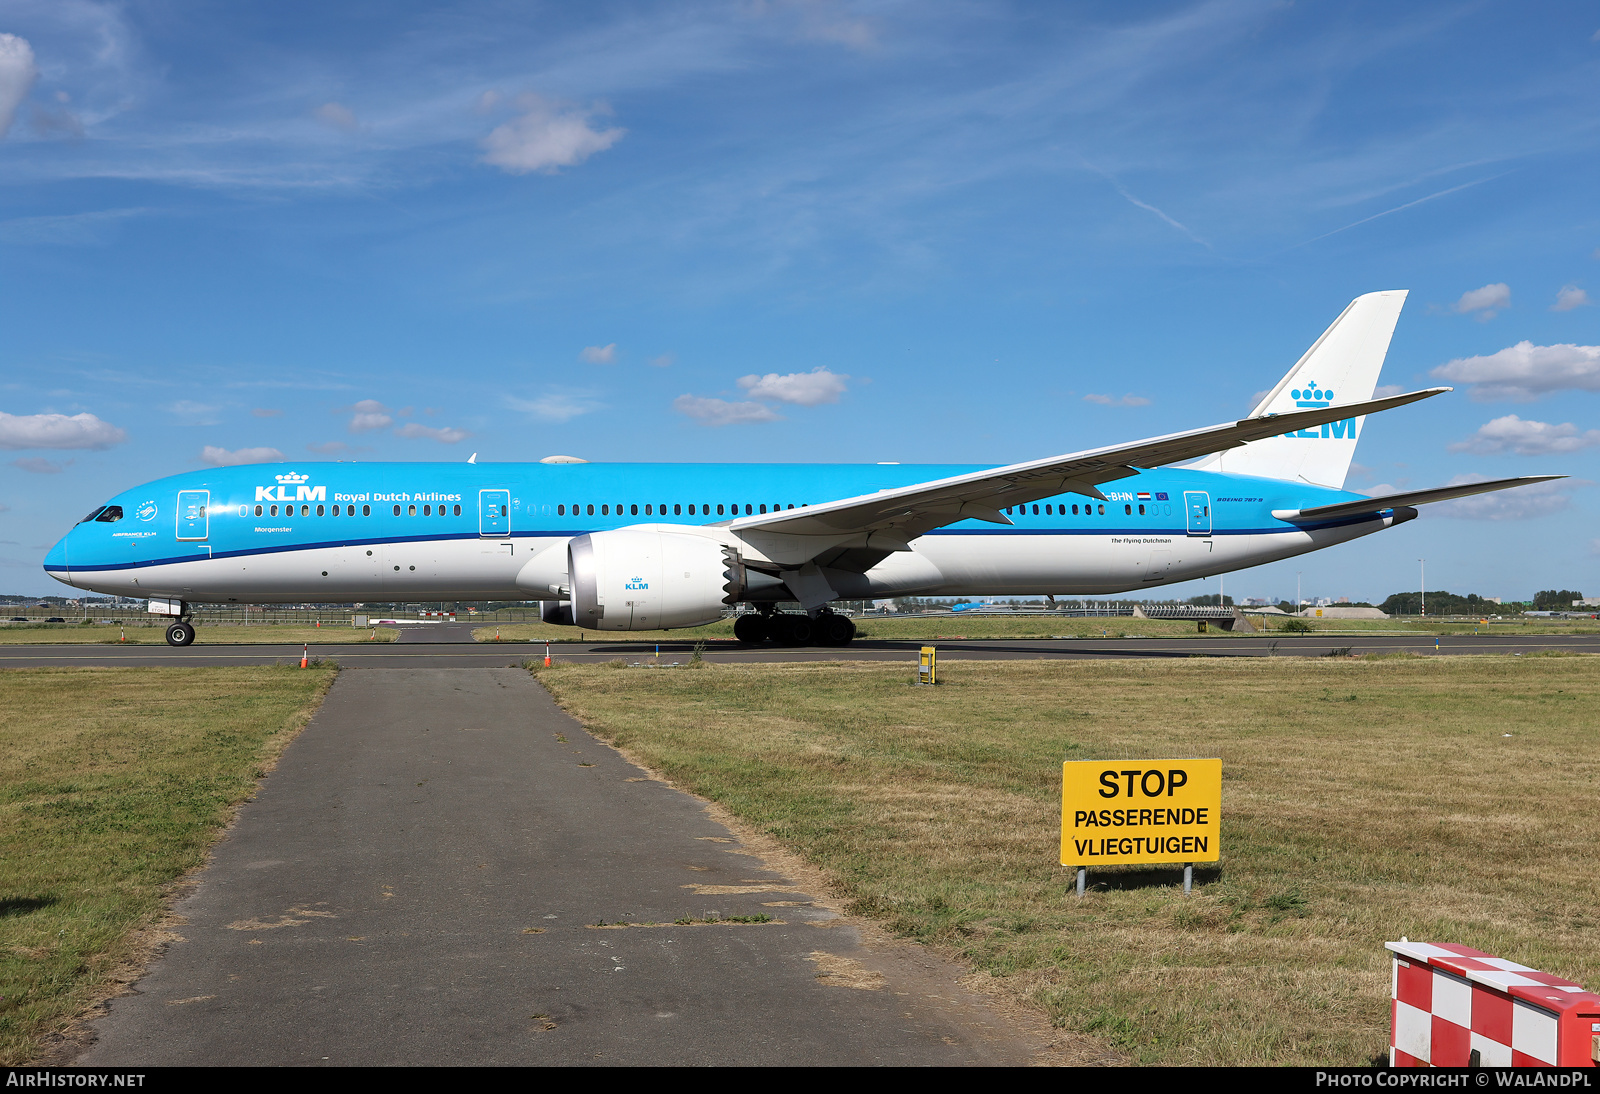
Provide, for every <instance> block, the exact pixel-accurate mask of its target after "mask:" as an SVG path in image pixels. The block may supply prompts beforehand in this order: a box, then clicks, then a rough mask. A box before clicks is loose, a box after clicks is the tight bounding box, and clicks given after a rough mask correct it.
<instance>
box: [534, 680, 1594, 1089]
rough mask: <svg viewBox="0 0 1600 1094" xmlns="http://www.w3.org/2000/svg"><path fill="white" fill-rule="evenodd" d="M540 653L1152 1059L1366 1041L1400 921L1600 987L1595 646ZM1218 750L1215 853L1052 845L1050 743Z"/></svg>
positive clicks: (1066, 1014)
mask: <svg viewBox="0 0 1600 1094" xmlns="http://www.w3.org/2000/svg"><path fill="white" fill-rule="evenodd" d="M911 671H912V670H911V666H910V665H905V666H884V665H881V664H868V663H845V664H839V663H833V664H826V663H823V664H795V665H756V666H725V665H703V666H701V667H699V668H696V669H689V668H683V669H676V670H660V671H657V670H651V671H645V670H635V669H626V668H616V667H608V666H579V665H558V666H556V667H555V668H553V669H548V670H538V676H539V679H540V680H542V681H543V682H545V684H546V685H547V686H548V687H549V688H550V689H551V691H552V692H553V693H554V694H555V695H556V696H557V698H558V699H559V700H560V702H561V703H562V704H563V705H564V706H565V707H567V709H569V710H571V711H572V712H573V713H574V714H576V715H577V716H578V717H580V718H581V719H583V721H584V722H585V723H586V724H587V725H589V726H590V727H591V728H593V729H594V730H595V731H596V732H597V733H599V734H600V735H601V736H603V737H605V738H607V739H609V740H612V741H614V742H616V743H617V744H619V745H620V746H622V747H624V748H625V749H627V750H628V751H629V752H630V753H631V754H633V755H634V756H635V757H637V758H638V759H639V760H641V761H642V762H644V763H646V764H648V765H649V766H651V767H653V768H655V769H657V770H659V771H661V772H663V773H665V774H666V775H668V776H669V777H671V778H672V779H674V780H676V781H677V782H678V783H679V784H681V785H684V786H686V787H688V788H690V789H692V790H694V791H695V792H697V793H700V794H702V795H705V796H706V797H708V798H711V799H714V800H715V801H718V802H720V803H722V804H723V805H724V806H726V807H727V808H729V809H730V810H732V811H733V812H734V813H735V814H737V815H738V816H739V817H741V818H742V819H743V820H745V821H746V822H748V823H750V824H752V825H753V826H756V827H758V828H760V829H762V830H764V831H766V832H769V833H771V834H772V835H773V836H775V837H777V838H778V839H780V840H782V841H783V842H785V843H786V844H788V845H789V846H790V847H792V848H794V849H796V850H798V851H799V852H801V853H803V854H804V855H806V856H807V857H808V858H809V859H811V860H812V861H814V862H816V863H818V864H820V865H821V866H823V867H824V868H825V869H826V870H827V871H828V872H829V873H830V875H831V876H832V877H833V878H834V879H836V884H837V888H838V892H839V894H840V895H841V896H842V897H843V898H844V899H845V900H846V902H847V903H848V905H849V906H850V907H851V908H852V909H853V910H854V911H856V912H859V913H863V914H866V915H869V916H873V917H875V918H877V919H879V920H881V921H882V922H884V923H885V924H886V925H887V926H889V927H890V928H892V929H893V930H894V931H896V932H899V933H900V934H902V935H905V936H909V937H913V938H918V939H922V940H925V941H927V942H929V943H932V944H934V945H936V946H939V947H942V948H944V949H945V950H946V951H948V952H952V953H956V954H959V955H961V956H963V957H965V958H966V959H968V960H969V961H971V962H973V963H974V964H975V966H976V967H977V968H978V969H979V970H980V971H987V972H988V973H991V974H993V975H994V976H995V977H998V978H1002V980H1003V983H1002V984H1001V985H999V986H1000V987H1001V988H1002V989H1003V990H1007V991H1010V992H1014V993H1015V994H1016V995H1017V996H1019V997H1021V998H1024V999H1026V1000H1028V1001H1031V1002H1032V1003H1033V1004H1034V1005H1036V1006H1038V1007H1040V1008H1042V1009H1043V1010H1044V1011H1046V1012H1047V1013H1048V1014H1049V1016H1050V1017H1051V1018H1052V1019H1053V1020H1054V1021H1055V1022H1056V1023H1058V1024H1059V1025H1061V1026H1064V1027H1066V1028H1069V1029H1073V1030H1080V1031H1085V1032H1088V1033H1092V1034H1097V1035H1101V1036H1103V1037H1105V1038H1107V1039H1109V1040H1110V1041H1111V1042H1112V1043H1113V1044H1114V1045H1115V1046H1116V1047H1117V1048H1119V1049H1121V1050H1122V1051H1123V1052H1125V1053H1127V1054H1128V1055H1129V1056H1130V1057H1131V1058H1132V1059H1134V1060H1135V1061H1139V1062H1146V1063H1172V1064H1190V1063H1198V1064H1302V1065H1311V1064H1364V1063H1367V1062H1369V1061H1371V1060H1372V1059H1373V1058H1374V1057H1376V1056H1378V1055H1379V1054H1381V1053H1383V1052H1384V1051H1385V1049H1386V1045H1387V1043H1388V1042H1387V1030H1388V1021H1389V1003H1388V987H1389V974H1388V960H1387V954H1386V953H1385V951H1384V949H1383V943H1384V942H1385V941H1386V940H1391V939H1398V938H1400V936H1402V935H1406V936H1409V937H1410V938H1412V939H1420V940H1434V941H1453V942H1461V943H1465V944H1467V945H1471V946H1476V947H1478V948H1480V949H1483V950H1487V951H1489V952H1491V953H1495V954H1497V955H1501V956H1504V957H1509V958H1512V959H1514V960H1517V961H1521V962H1523V963H1525V964H1528V965H1531V966H1534V967H1536V968H1540V969H1544V970H1547V971H1550V972H1554V973H1558V974H1560V975H1563V976H1566V977H1569V978H1571V979H1574V980H1577V981H1579V982H1580V983H1585V984H1587V985H1589V986H1591V987H1596V986H1600V947H1596V946H1595V945H1594V938H1595V931H1596V929H1597V928H1600V912H1597V900H1596V898H1597V896H1600V884H1597V882H1596V880H1595V872H1594V863H1595V848H1596V845H1597V840H1596V831H1595V829H1596V824H1597V821H1596V811H1595V804H1594V803H1595V800H1596V791H1597V790H1600V748H1597V747H1596V746H1597V743H1600V741H1597V737H1600V733H1597V731H1596V729H1595V722H1596V719H1595V715H1594V711H1595V709H1596V706H1597V701H1600V658H1596V657H1583V656H1572V655H1568V656H1529V657H1520V658H1510V657H1506V658H1498V657H1448V658H1437V659H1435V658H1421V657H1391V658H1382V659H1374V660H1349V659H1318V660H1315V661H1299V660H1284V659H1276V660H1251V661H1243V660H1241V661H1232V660H1227V661H1219V660H1211V659H1204V660H1194V661H1178V662H1172V661H1164V662H1161V663H1145V662H1128V661H1075V662H964V663H963V662H955V661H950V662H944V663H942V664H941V671H942V674H943V685H942V686H941V687H938V688H914V687H911V686H909V680H910V675H911ZM1182 756H1221V757H1222V759H1223V765H1224V767H1223V770H1224V791H1223V829H1222V831H1223V838H1222V847H1223V860H1222V864H1221V867H1220V869H1205V868H1202V869H1197V871H1196V873H1197V880H1198V884H1197V887H1196V892H1195V895H1194V896H1192V897H1190V898H1187V899H1185V898H1184V897H1183V896H1182V893H1181V888H1180V887H1179V884H1178V882H1179V872H1178V871H1177V870H1165V871H1163V870H1144V871H1140V870H1124V871H1120V872H1113V871H1105V872H1101V873H1098V874H1096V873H1091V882H1092V883H1093V885H1094V888H1093V890H1092V891H1091V893H1090V895H1089V896H1088V897H1087V898H1085V899H1083V900H1081V901H1080V900H1078V899H1077V898H1076V897H1074V896H1073V895H1072V880H1073V879H1072V873H1071V871H1070V870H1067V869H1064V868H1062V867H1061V866H1059V865H1056V857H1057V837H1058V832H1059V829H1058V825H1059V813H1058V809H1059V792H1060V790H1059V787H1060V762H1061V761H1062V760H1063V759H1116V760H1120V759H1139V758H1152V759H1153V758H1165V757H1182Z"/></svg>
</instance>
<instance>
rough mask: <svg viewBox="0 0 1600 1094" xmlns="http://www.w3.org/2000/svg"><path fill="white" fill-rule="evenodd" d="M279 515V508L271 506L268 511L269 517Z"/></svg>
mask: <svg viewBox="0 0 1600 1094" xmlns="http://www.w3.org/2000/svg"><path fill="white" fill-rule="evenodd" d="M277 515H278V507H277V506H276V505H273V506H269V507H268V509H267V516H269V517H275V516H277Z"/></svg>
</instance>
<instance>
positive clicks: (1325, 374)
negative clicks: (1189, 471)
mask: <svg viewBox="0 0 1600 1094" xmlns="http://www.w3.org/2000/svg"><path fill="white" fill-rule="evenodd" d="M1405 302H1406V290H1404V289H1393V290H1389V291H1386V292H1374V293H1367V294H1366V295H1365V296H1358V297H1356V298H1355V299H1354V300H1352V301H1351V302H1350V306H1349V307H1347V308H1345V310H1344V312H1343V313H1342V314H1341V315H1340V316H1339V318H1337V319H1335V320H1334V321H1333V325H1332V326H1331V327H1329V328H1328V329H1327V330H1325V331H1323V333H1322V337H1321V338H1318V339H1317V340H1316V342H1315V343H1314V344H1313V345H1312V347H1311V348H1310V349H1308V350H1306V352H1305V356H1303V357H1301V358H1300V360H1299V361H1298V362H1297V363H1296V364H1295V366H1294V368H1292V369H1290V370H1289V373H1288V375H1286V376H1285V377H1284V378H1283V379H1282V380H1279V381H1278V386H1277V387H1275V388H1273V389H1272V390H1271V391H1269V392H1268V393H1267V395H1266V397H1265V398H1264V399H1262V400H1261V402H1260V403H1259V404H1258V405H1257V406H1256V408H1255V409H1254V410H1252V411H1251V412H1250V416H1251V417H1256V416H1259V415H1262V414H1283V413H1286V412H1288V411H1291V410H1301V409H1305V408H1308V407H1322V406H1330V405H1331V406H1337V405H1339V404H1340V403H1359V402H1364V401H1365V400H1367V399H1371V398H1372V394H1373V392H1374V391H1375V390H1376V389H1377V386H1378V373H1379V371H1380V370H1381V369H1382V368H1383V359H1384V357H1385V355H1387V354H1388V352H1389V339H1390V338H1391V337H1392V336H1393V334H1394V325H1395V323H1396V322H1397V321H1398V320H1399V319H1400V308H1401V306H1402V305H1404V304H1405ZM1365 427H1366V418H1364V417H1361V418H1351V419H1349V420H1347V421H1343V422H1333V423H1331V424H1329V425H1324V426H1322V427H1320V428H1319V429H1315V430H1302V431H1300V432H1298V433H1290V434H1288V435H1286V436H1282V437H1269V438H1268V439H1266V440H1264V441H1252V442H1251V443H1249V444H1247V445H1245V446H1244V447H1243V448H1234V449H1230V450H1228V451H1226V452H1219V453H1217V454H1216V455H1214V456H1207V457H1206V458H1205V459H1203V460H1201V461H1200V462H1199V463H1197V464H1194V465H1193V466H1194V467H1196V468H1200V469H1202V470H1206V471H1227V472H1231V473H1233V474H1236V475H1260V476H1262V477H1263V478H1269V479H1293V480H1297V481H1302V482H1309V483H1314V484H1316V485H1317V486H1332V487H1335V488H1338V487H1342V486H1344V478H1345V475H1346V473H1348V472H1349V470H1350V461H1351V460H1353V459H1355V454H1356V441H1357V440H1359V439H1360V436H1361V431H1362V430H1363V429H1364V428H1365Z"/></svg>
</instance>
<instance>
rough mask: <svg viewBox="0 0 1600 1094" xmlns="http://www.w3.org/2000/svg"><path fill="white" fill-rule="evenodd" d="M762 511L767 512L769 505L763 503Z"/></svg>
mask: <svg viewBox="0 0 1600 1094" xmlns="http://www.w3.org/2000/svg"><path fill="white" fill-rule="evenodd" d="M761 511H762V512H763V513H765V512H766V511H767V507H766V506H765V505H763V506H762V507H761Z"/></svg>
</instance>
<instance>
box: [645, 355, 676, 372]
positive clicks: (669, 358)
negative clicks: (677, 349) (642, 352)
mask: <svg viewBox="0 0 1600 1094" xmlns="http://www.w3.org/2000/svg"><path fill="white" fill-rule="evenodd" d="M677 359H678V355H677V354H675V353H663V354H662V355H661V356H660V357H652V358H650V359H649V360H648V361H646V362H645V364H647V365H650V366H651V367H652V368H667V367H669V366H670V365H671V364H672V363H673V362H674V361H676V360H677Z"/></svg>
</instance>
